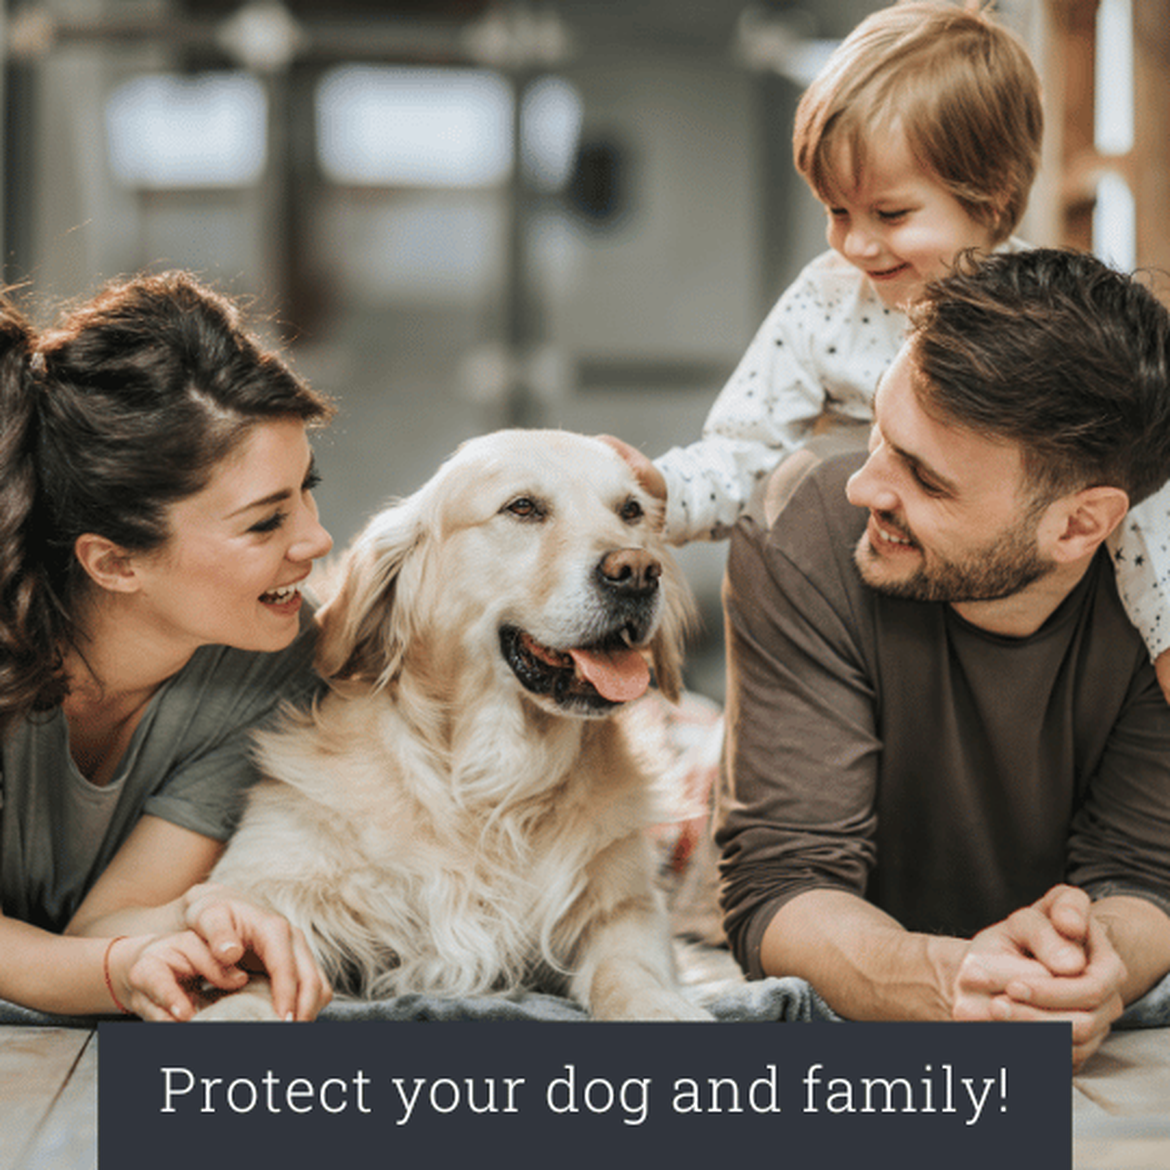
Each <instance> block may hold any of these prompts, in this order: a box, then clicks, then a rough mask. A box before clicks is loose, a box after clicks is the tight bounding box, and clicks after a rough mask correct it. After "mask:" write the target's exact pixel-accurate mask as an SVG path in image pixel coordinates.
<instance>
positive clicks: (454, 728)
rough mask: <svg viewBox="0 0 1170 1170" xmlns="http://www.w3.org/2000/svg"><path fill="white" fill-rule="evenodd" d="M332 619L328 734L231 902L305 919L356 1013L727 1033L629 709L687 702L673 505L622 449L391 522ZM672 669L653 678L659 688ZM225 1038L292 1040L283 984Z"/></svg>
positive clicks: (242, 852)
mask: <svg viewBox="0 0 1170 1170" xmlns="http://www.w3.org/2000/svg"><path fill="white" fill-rule="evenodd" d="M338 569H339V572H338V573H337V575H336V577H337V579H336V588H335V591H333V592H332V594H331V595H330V596H328V598H327V600H326V601H325V603H324V604H323V605H322V608H321V609H320V611H319V614H318V618H319V622H320V627H321V634H320V642H319V647H318V669H319V670H320V672H321V674H322V676H323V677H324V678H325V679H327V680H328V682H329V684H330V685H329V688H328V692H327V693H326V694H325V695H324V696H323V697H322V698H321V699H320V701H319V702H318V703H317V704H316V706H315V708H314V709H313V710H312V711H311V712H306V713H303V714H297V715H295V716H290V717H289V719H288V720H287V721H286V723H285V724H284V725H283V726H282V727H280V728H279V729H277V730H275V731H272V732H269V733H266V734H264V735H262V736H260V737H258V752H259V760H260V764H261V768H262V770H263V773H264V775H265V779H263V780H262V781H261V782H260V783H259V784H258V786H257V787H256V788H255V789H254V790H253V792H252V794H251V797H250V802H249V806H248V809H247V812H246V815H245V816H244V818H243V820H242V823H241V825H240V828H239V830H238V831H237V833H236V834H235V836H234V837H233V838H232V840H231V842H230V844H229V846H228V849H227V851H226V853H225V854H224V856H223V857H222V859H221V860H220V862H219V864H218V866H217V867H216V869H215V872H214V873H213V875H212V880H214V881H218V882H222V883H224V884H226V885H228V886H231V887H233V888H235V889H237V890H239V891H241V892H243V893H245V894H246V895H248V896H249V897H251V898H253V899H255V900H258V901H259V902H261V903H262V904H264V905H267V906H269V907H271V908H272V909H274V910H276V911H278V912H279V913H281V914H283V915H285V916H286V917H287V918H288V919H289V920H290V921H291V922H292V923H293V924H294V925H296V926H298V927H300V928H301V929H302V930H303V931H304V932H305V934H306V936H307V937H308V939H309V941H310V945H311V946H312V948H313V950H314V953H315V954H316V956H317V958H318V961H319V963H320V964H321V966H322V969H323V970H324V971H325V973H326V974H327V976H328V977H329V978H330V980H331V981H332V983H333V984H334V987H335V988H336V989H337V990H339V991H340V992H342V993H348V994H352V995H356V996H359V997H365V998H379V997H384V996H393V995H400V994H403V993H408V992H426V993H437V994H443V995H449V996H471V995H480V994H486V993H495V992H506V991H509V990H513V989H517V988H520V987H528V986H538V987H540V988H542V989H546V990H558V991H562V992H565V993H567V994H568V995H570V996H572V997H573V998H574V999H575V1000H577V1001H578V1002H579V1003H581V1004H582V1005H584V1006H585V1007H586V1008H587V1009H588V1010H589V1012H590V1013H591V1014H592V1015H593V1016H594V1017H596V1018H599V1019H608V1020H692V1019H703V1018H708V1017H707V1015H706V1013H705V1012H704V1011H702V1010H701V1009H700V1008H698V1007H696V1006H694V1005H693V1004H692V1003H691V1002H690V1001H689V1000H688V999H687V998H686V997H685V996H684V995H683V994H682V993H681V992H680V991H679V989H678V986H677V984H676V982H675V977H674V968H673V952H672V948H671V940H670V937H669V931H668V923H667V919H666V916H665V913H664V910H663V908H662V906H661V904H660V900H659V896H658V893H657V891H656V888H655V862H654V858H653V854H652V851H651V848H650V846H649V844H648V840H647V837H646V835H645V833H644V828H645V827H646V826H647V824H648V823H649V821H650V820H651V818H652V815H653V809H652V801H651V782H650V778H649V777H648V776H647V774H646V770H645V769H644V767H643V764H642V763H641V762H640V760H639V758H638V754H637V752H636V750H635V748H634V746H633V745H632V744H631V743H630V742H628V741H627V735H626V731H625V730H624V728H623V723H624V722H625V721H624V720H623V707H624V706H625V705H626V704H628V703H630V702H631V701H632V700H634V699H636V698H638V697H639V696H640V695H642V694H643V693H644V692H645V691H646V690H647V687H648V686H649V684H650V678H651V676H650V667H651V666H652V667H653V671H654V675H655V681H656V683H657V686H658V687H659V689H660V690H661V692H662V693H663V694H664V695H665V696H666V697H668V698H672V699H673V698H677V696H678V691H679V687H680V684H681V679H680V668H681V641H682V635H683V627H684V624H685V621H686V616H687V613H688V608H689V600H688V596H687V594H686V591H685V588H684V585H683V582H682V580H681V577H680V575H679V574H678V571H677V569H676V568H675V567H674V566H673V564H672V562H671V561H670V559H669V557H668V555H667V553H666V549H665V547H664V543H663V540H662V505H661V502H660V501H659V500H656V499H655V498H653V497H652V496H651V495H650V494H649V493H648V492H647V491H646V490H645V489H644V487H643V486H642V485H641V484H640V483H639V482H638V480H637V479H636V477H635V475H634V473H633V472H632V470H631V468H630V466H629V465H628V464H627V463H626V462H625V461H624V460H623V459H622V458H621V457H620V456H619V455H618V454H617V453H616V452H615V451H614V450H613V449H612V448H611V447H610V446H609V445H608V444H606V443H605V442H603V441H601V440H599V439H594V438H587V437H585V436H582V435H575V434H570V433H567V432H562V431H501V432H498V433H495V434H490V435H486V436H483V437H480V438H477V439H473V440H471V441H469V442H467V443H466V444H464V445H463V446H462V447H461V448H460V449H459V450H458V451H457V452H456V453H455V454H454V455H453V456H452V457H451V458H450V459H449V460H448V461H447V462H446V463H445V464H444V465H443V466H442V467H441V468H440V470H439V471H438V472H437V474H436V475H435V476H434V477H433V478H432V479H431V480H430V481H429V482H428V483H427V484H426V485H425V486H423V487H422V488H421V489H420V490H419V491H417V492H416V493H415V494H414V495H412V496H410V497H409V498H407V499H405V500H403V501H400V502H398V503H395V504H393V505H391V506H390V507H388V508H386V509H385V510H384V511H382V512H380V513H378V514H377V515H375V516H374V517H373V518H372V519H371V520H370V522H369V523H368V525H367V526H366V528H365V529H364V531H363V532H362V533H360V534H359V536H358V537H357V538H356V539H355V541H354V543H353V544H352V545H351V547H350V548H349V549H348V551H347V552H346V554H345V555H344V557H343V558H342V560H341V562H340V564H339V566H338ZM648 662H649V665H648ZM205 1014H210V1015H212V1016H215V1017H219V1018H231V1019H240V1018H257V1017H260V1018H270V1017H271V1015H272V1009H271V1001H270V1000H269V999H268V998H267V997H266V995H265V988H264V984H263V981H261V982H260V983H259V984H257V985H255V986H253V985H249V987H248V988H245V990H244V991H243V992H241V993H236V994H235V995H232V996H228V997H226V998H224V999H221V1000H220V1001H218V1003H216V1004H215V1005H213V1006H212V1007H211V1008H210V1009H208V1011H207V1012H206V1013H205Z"/></svg>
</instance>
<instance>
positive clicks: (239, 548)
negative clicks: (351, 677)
mask: <svg viewBox="0 0 1170 1170" xmlns="http://www.w3.org/2000/svg"><path fill="white" fill-rule="evenodd" d="M315 483H316V475H315V473H314V470H313V455H312V451H311V450H310V448H309V442H308V438H307V436H306V434H305V427H304V424H303V423H302V422H301V421H300V420H299V419H275V420H273V421H270V422H262V423H258V424H257V425H256V426H255V427H254V428H253V429H252V430H251V431H250V433H249V434H248V435H247V437H246V438H245V439H244V441H243V442H242V443H241V444H240V446H239V447H238V448H237V449H236V450H235V451H233V452H232V453H231V454H230V455H229V456H228V457H227V458H225V459H224V460H223V462H222V463H220V464H219V466H218V467H217V468H216V469H215V471H214V473H213V474H212V477H211V479H210V481H209V482H208V484H207V486H206V487H204V488H203V490H202V491H199V492H197V493H196V494H195V495H193V496H188V497H187V498H186V499H185V500H180V501H179V502H178V503H177V504H173V505H172V506H171V508H170V510H169V514H168V521H169V527H170V532H171V536H170V538H169V539H168V541H167V542H166V544H165V545H163V546H162V548H160V549H156V550H154V551H153V552H151V553H148V554H136V555H135V556H134V557H133V560H134V567H135V573H136V576H137V577H138V580H139V582H140V589H139V593H138V601H139V604H140V606H141V607H142V608H141V609H140V613H143V614H145V616H146V618H147V621H148V622H149V623H150V624H151V625H152V626H154V627H155V630H154V633H155V636H158V637H162V638H166V639H168V640H170V641H171V642H172V644H173V645H175V646H176V648H177V649H189V650H190V651H192V652H193V651H194V650H195V649H196V648H197V647H198V646H203V645H209V644H212V645H224V646H234V647H237V648H239V649H241V650H281V649H283V648H284V647H285V646H287V645H289V643H291V642H292V640H293V639H294V638H295V637H296V635H297V631H298V629H299V616H298V615H299V611H300V608H301V594H300V585H301V583H302V582H303V581H304V580H305V578H306V577H308V575H309V572H310V570H311V569H312V567H313V560H314V559H315V558H316V557H320V556H324V555H325V553H327V552H328V551H329V549H330V548H331V547H332V545H333V540H332V538H331V537H330V535H329V533H328V532H326V531H325V529H324V528H322V527H321V524H320V522H319V521H318V519H317V505H316V503H315V502H314V500H313V495H312V489H313V487H314V485H315Z"/></svg>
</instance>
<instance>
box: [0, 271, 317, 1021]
mask: <svg viewBox="0 0 1170 1170" xmlns="http://www.w3.org/2000/svg"><path fill="white" fill-rule="evenodd" d="M331 413H332V408H331V406H330V404H329V403H328V401H327V400H325V399H323V398H322V397H320V396H319V395H317V394H315V393H314V392H312V391H311V390H310V389H309V388H308V387H307V386H305V385H304V384H303V383H302V382H301V381H300V380H299V379H298V378H297V377H295V376H294V375H293V373H292V372H291V371H290V370H289V369H288V367H287V366H286V365H285V364H284V363H283V362H282V361H281V360H280V359H279V358H278V357H277V356H276V355H275V354H272V353H269V352H265V351H264V350H262V349H261V348H260V346H259V345H258V344H257V342H256V341H255V339H254V338H252V337H251V336H250V335H249V334H247V333H246V332H244V331H243V329H242V328H241V326H240V324H239V321H238V318H237V314H236V312H235V310H234V308H233V307H232V306H231V305H230V304H229V303H228V302H227V301H225V300H224V299H223V298H222V297H220V296H218V295H216V294H214V293H212V292H210V291H209V290H207V289H205V288H203V287H201V286H200V285H199V284H198V283H196V282H195V281H194V280H193V279H192V278H191V277H189V276H186V275H183V274H168V275H164V276H146V277H138V278H135V279H133V280H130V281H128V282H124V283H120V284H116V285H112V286H110V287H108V288H106V289H105V290H104V291H103V292H101V293H100V294H99V295H98V296H97V297H96V298H95V299H94V300H93V301H91V302H89V303H87V304H86V305H85V306H83V307H82V308H80V309H78V310H76V311H75V312H73V313H72V314H71V315H69V316H67V317H66V318H65V319H64V320H63V322H62V323H61V324H60V326H59V327H58V328H56V329H54V330H52V331H49V332H47V333H46V334H45V335H44V336H43V337H41V338H40V339H37V338H36V337H35V335H34V334H33V332H32V330H31V329H30V328H29V326H28V325H27V323H26V322H25V321H24V320H23V319H22V317H21V316H20V315H19V314H18V313H17V312H16V311H15V310H14V309H13V308H11V307H10V306H8V305H7V304H4V303H2V302H0V419H2V420H3V423H2V426H0V732H2V734H3V743H2V752H3V756H2V761H3V764H2V766H3V772H2V779H0V802H2V803H0V896H2V899H3V903H2V904H3V913H2V914H0V998H2V999H7V1000H9V1001H12V1002H15V1003H18V1004H22V1005H24V1006H26V1007H30V1008H34V1009H36V1010H39V1011H45V1012H52V1013H82V1014H94V1013H101V1012H109V1011H113V1010H116V1009H121V1010H122V1011H126V1012H131V1013H134V1014H137V1015H140V1016H142V1017H144V1018H147V1019H156V1020H162V1019H187V1018H190V1016H191V1015H192V1014H193V1012H194V1011H195V1010H196V1007H197V1002H196V999H195V995H194V990H193V988H194V987H195V986H196V985H197V984H199V983H200V982H201V981H202V980H204V979H206V980H207V981H209V982H210V983H211V984H213V985H214V986H217V987H221V988H224V989H227V990H234V989H237V988H238V987H239V986H240V985H241V984H242V983H243V982H245V981H246V978H247V975H246V972H245V970H244V966H245V965H252V964H253V963H254V962H256V961H258V962H259V964H260V965H262V966H263V967H264V968H265V969H267V971H268V973H269V975H270V976H271V978H272V980H273V985H274V991H275V993H276V994H277V995H278V996H279V1007H280V1010H281V1011H282V1014H283V1015H285V1016H287V1017H288V1018H298V1019H309V1018H312V1017H313V1016H314V1015H315V1014H316V1012H317V1011H318V1010H319V1009H320V1008H321V1007H322V1006H324V1004H325V1003H326V1002H328V999H329V995H330V993H329V990H328V988H327V986H326V985H325V983H324V981H323V979H322V977H321V975H320V973H319V972H318V970H317V968H316V965H315V963H314V962H313V960H312V957H311V955H310V953H309V951H308V949H307V947H306V945H305V941H304V939H303V938H301V937H300V936H299V934H297V932H295V931H293V930H292V929H291V928H290V927H289V926H288V924H287V923H285V922H284V921H283V920H281V919H279V918H276V917H274V916H273V915H271V914H267V913H264V912H261V911H260V910H259V909H257V908H256V907H253V906H251V905H249V904H248V903H246V902H244V901H242V900H240V899H238V898H235V897H234V896H232V895H231V894H230V892H228V891H225V890H222V889H217V888H214V887H211V886H209V885H206V884H203V882H204V879H205V878H206V875H207V873H208V871H209V870H210V868H211V866H212V865H213V863H214V862H215V860H216V858H217V857H218V855H219V853H220V851H221V849H222V842H223V841H224V840H225V839H226V837H227V836H228V835H229V833H230V831H231V828H232V825H233V822H234V817H235V816H236V815H237V814H238V810H239V803H240V799H241V794H242V792H243V790H244V789H245V788H246V786H247V784H248V783H249V782H250V781H251V780H252V779H253V773H252V769H251V766H250V764H249V762H248V756H247V752H248V742H249V734H250V731H251V730H252V729H253V728H254V727H255V726H256V725H257V724H258V723H260V722H262V721H264V720H266V719H269V718H271V717H272V715H273V714H274V712H275V710H276V708H277V707H278V706H279V704H280V702H281V701H282V700H284V699H291V700H296V699H298V698H305V697H307V696H308V695H309V694H310V693H311V691H312V689H313V688H314V686H315V685H316V680H315V676H314V675H313V673H312V665H311V664H312V629H311V624H310V623H309V622H308V620H307V615H306V614H305V613H304V611H303V607H302V601H301V595H300V589H299V587H300V584H301V583H302V582H303V581H304V579H305V578H306V577H307V576H308V574H309V571H310V569H311V567H312V563H313V560H314V559H315V558H316V557H319V556H322V555H323V554H325V553H326V552H327V551H328V550H329V548H330V545H331V540H330V537H329V535H328V533H327V532H326V531H325V530H324V529H323V528H322V527H321V525H320V523H319V522H318V519H317V509H316V505H315V504H314V502H313V498H312V494H311V492H312V488H313V486H314V484H315V482H316V480H315V475H314V471H313V461H312V454H311V451H310V449H309V444H308V439H307V435H306V428H307V427H309V426H311V425H314V424H320V423H323V422H324V421H326V420H327V419H328V418H329V416H330V414H331Z"/></svg>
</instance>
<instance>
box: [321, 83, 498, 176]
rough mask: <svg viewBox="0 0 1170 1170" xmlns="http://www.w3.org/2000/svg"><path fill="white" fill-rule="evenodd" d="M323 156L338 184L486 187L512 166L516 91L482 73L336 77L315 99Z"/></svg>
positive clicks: (327, 170)
mask: <svg viewBox="0 0 1170 1170" xmlns="http://www.w3.org/2000/svg"><path fill="white" fill-rule="evenodd" d="M317 151H318V157H319V159H320V162H321V168H322V170H323V171H324V172H325V174H326V176H327V177H328V178H329V179H331V180H333V181H334V182H336V183H341V184H347V185H352V186H377V187H400V186H417V187H488V186H493V185H495V184H497V183H500V182H501V181H503V180H504V179H506V178H507V177H508V175H509V174H510V172H511V166H512V91H511V88H510V86H509V85H508V83H507V82H506V81H505V80H504V78H503V77H501V76H500V75H499V74H496V73H492V72H490V71H487V70H480V69H454V68H452V69H429V68H418V67H414V66H410V67H387V68H378V67H372V66H363V65H347V66H342V67H340V68H338V69H334V70H331V71H330V72H329V73H328V74H326V75H325V77H324V78H323V79H322V81H321V84H320V87H319V89H318V91H317Z"/></svg>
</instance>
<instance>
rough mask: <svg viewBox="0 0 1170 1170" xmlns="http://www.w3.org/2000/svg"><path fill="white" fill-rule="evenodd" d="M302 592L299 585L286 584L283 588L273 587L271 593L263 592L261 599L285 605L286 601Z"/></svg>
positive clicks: (268, 603)
mask: <svg viewBox="0 0 1170 1170" xmlns="http://www.w3.org/2000/svg"><path fill="white" fill-rule="evenodd" d="M300 592H301V587H300V586H299V585H286V586H285V587H284V588H283V589H273V590H272V592H271V593H265V594H262V595H261V597H260V600H261V601H263V602H264V603H265V604H267V605H284V604H285V602H287V601H292V599H293V598H294V597H297V596H299V595H300Z"/></svg>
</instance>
